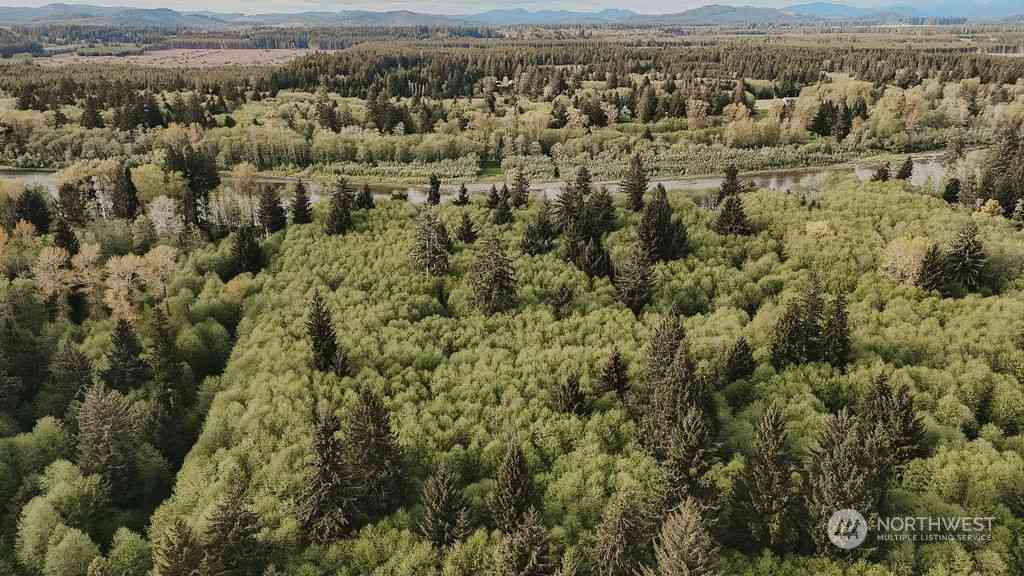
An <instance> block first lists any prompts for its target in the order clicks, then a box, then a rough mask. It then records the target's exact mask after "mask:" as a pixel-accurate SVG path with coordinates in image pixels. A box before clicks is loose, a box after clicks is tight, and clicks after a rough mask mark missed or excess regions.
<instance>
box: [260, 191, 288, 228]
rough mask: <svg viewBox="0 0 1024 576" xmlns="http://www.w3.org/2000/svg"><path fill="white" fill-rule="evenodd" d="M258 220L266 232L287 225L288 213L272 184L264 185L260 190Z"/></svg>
mask: <svg viewBox="0 0 1024 576" xmlns="http://www.w3.org/2000/svg"><path fill="white" fill-rule="evenodd" d="M259 220H260V225H261V226H262V227H263V230H264V231H265V232H266V233H267V234H273V233H274V232H279V231H281V230H284V228H285V226H287V225H288V215H287V214H286V213H285V211H284V206H283V205H282V204H281V195H280V194H279V193H278V191H277V188H275V187H274V186H264V187H263V190H261V191H260V206H259Z"/></svg>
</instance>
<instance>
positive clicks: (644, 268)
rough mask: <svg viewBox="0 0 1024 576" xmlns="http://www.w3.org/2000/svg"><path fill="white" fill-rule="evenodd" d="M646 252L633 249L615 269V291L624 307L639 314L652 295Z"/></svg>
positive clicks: (640, 249)
mask: <svg viewBox="0 0 1024 576" xmlns="http://www.w3.org/2000/svg"><path fill="white" fill-rule="evenodd" d="M651 276H652V274H651V266H650V264H649V263H648V261H647V254H646V253H645V252H644V250H643V249H642V248H637V249H635V250H634V251H633V252H632V253H631V254H630V255H629V256H628V257H627V258H626V259H625V261H624V262H623V263H622V265H620V266H619V267H618V268H617V269H616V271H615V292H616V293H617V294H618V296H619V301H620V302H622V303H623V304H624V305H625V306H626V308H629V309H630V310H632V311H633V314H636V315H639V314H640V313H641V312H643V309H644V307H646V306H647V305H648V304H650V302H651V300H652V298H653V297H654V286H653V285H654V282H653V278H652V277H651Z"/></svg>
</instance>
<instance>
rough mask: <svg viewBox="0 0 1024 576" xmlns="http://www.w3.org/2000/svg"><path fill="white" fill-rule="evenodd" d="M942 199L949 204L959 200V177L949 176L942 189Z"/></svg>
mask: <svg viewBox="0 0 1024 576" xmlns="http://www.w3.org/2000/svg"><path fill="white" fill-rule="evenodd" d="M942 199H943V200H945V201H946V202H947V203H949V204H956V203H958V202H960V179H959V178H950V179H949V180H948V181H947V182H946V187H945V188H943V190H942Z"/></svg>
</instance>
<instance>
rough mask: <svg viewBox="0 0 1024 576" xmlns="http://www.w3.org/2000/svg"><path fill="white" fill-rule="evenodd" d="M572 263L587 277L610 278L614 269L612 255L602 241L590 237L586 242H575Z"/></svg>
mask: <svg viewBox="0 0 1024 576" xmlns="http://www.w3.org/2000/svg"><path fill="white" fill-rule="evenodd" d="M576 246H577V250H575V252H576V254H575V257H574V258H573V263H574V264H576V267H577V268H579V269H580V270H581V271H583V273H584V274H586V275H587V277H588V278H612V277H613V276H614V273H615V270H614V267H613V265H612V257H611V255H610V254H609V253H608V249H607V248H605V246H604V242H602V241H601V240H595V239H594V238H591V239H590V240H588V241H587V242H586V243H583V244H580V243H577V244H576Z"/></svg>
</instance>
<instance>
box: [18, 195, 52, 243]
mask: <svg viewBox="0 0 1024 576" xmlns="http://www.w3.org/2000/svg"><path fill="white" fill-rule="evenodd" d="M14 220H15V222H17V221H18V220H25V221H26V222H28V223H30V224H32V225H33V226H35V228H36V232H37V233H39V234H46V233H48V232H49V231H50V203H49V201H48V200H47V193H46V191H45V190H43V189H42V188H39V187H38V186H28V187H26V188H25V190H23V191H22V193H21V194H19V195H18V199H17V200H16V201H15V203H14Z"/></svg>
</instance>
